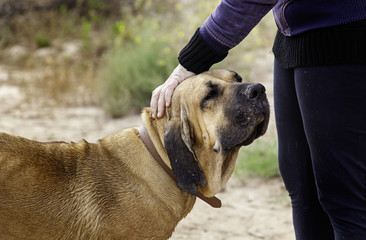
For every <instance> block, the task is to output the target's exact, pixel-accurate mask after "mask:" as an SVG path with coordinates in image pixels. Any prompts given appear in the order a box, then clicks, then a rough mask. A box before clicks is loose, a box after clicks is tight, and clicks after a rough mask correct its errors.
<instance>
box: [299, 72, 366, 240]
mask: <svg viewBox="0 0 366 240" xmlns="http://www.w3.org/2000/svg"><path fill="white" fill-rule="evenodd" d="M295 86H296V91H297V97H298V100H299V105H300V109H301V113H302V119H303V123H304V127H305V132H306V137H307V141H308V143H309V147H310V151H311V158H312V164H313V169H314V175H315V179H316V184H317V188H318V194H319V198H320V202H321V205H322V207H323V208H324V210H325V211H326V212H327V213H328V215H329V216H330V219H331V222H332V224H333V228H334V231H335V239H336V240H340V239H343V240H348V239H349V240H361V239H362V240H365V239H366V66H358V65H355V66H326V67H306V68H298V69H295Z"/></svg>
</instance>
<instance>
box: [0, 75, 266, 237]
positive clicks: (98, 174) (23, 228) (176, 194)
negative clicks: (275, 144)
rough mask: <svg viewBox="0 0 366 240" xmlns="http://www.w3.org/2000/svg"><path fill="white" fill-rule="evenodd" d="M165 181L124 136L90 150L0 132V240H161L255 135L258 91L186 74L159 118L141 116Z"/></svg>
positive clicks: (262, 102) (136, 141)
mask: <svg viewBox="0 0 366 240" xmlns="http://www.w3.org/2000/svg"><path fill="white" fill-rule="evenodd" d="M141 117H142V122H143V126H144V128H145V129H146V132H147V133H148V135H149V137H150V139H151V141H152V143H153V145H154V147H155V149H156V151H157V153H158V154H159V155H160V157H161V159H162V160H163V161H164V163H165V164H166V165H167V166H168V167H169V168H170V169H172V171H173V173H174V176H175V179H173V178H172V177H170V176H169V175H168V174H167V173H166V172H165V171H164V170H163V168H162V167H161V166H160V165H159V164H158V163H157V161H156V160H155V159H154V157H153V156H152V155H151V153H150V152H149V150H148V148H147V147H146V145H145V144H144V143H143V141H142V139H141V136H140V133H139V130H138V129H137V128H130V129H126V130H123V131H121V132H118V133H116V134H113V135H111V136H107V137H105V138H103V139H101V140H99V141H98V142H97V143H94V144H92V143H88V142H86V141H85V140H83V141H81V142H78V143H72V142H71V143H65V142H49V143H40V142H36V141H32V140H28V139H25V138H22V137H16V136H12V135H8V134H5V133H2V134H0V239H7V240H10V239H17V240H18V239H37V240H40V239H79V240H80V239H88V240H90V239H168V238H169V237H170V236H171V235H172V232H173V231H174V228H175V226H176V225H177V223H178V222H179V221H180V220H181V219H182V218H184V217H185V216H186V215H187V214H188V213H189V212H190V211H191V209H192V207H193V205H194V203H195V200H196V195H198V194H202V195H203V196H205V197H212V196H214V195H215V194H216V193H218V192H219V191H220V189H222V188H223V187H224V186H225V184H226V182H227V181H228V179H229V178H230V176H231V174H232V172H233V169H234V166H235V161H236V158H237V154H238V151H239V148H240V147H241V146H246V145H248V144H250V143H252V142H253V141H254V140H255V139H256V138H258V137H259V136H261V135H263V134H264V133H265V131H266V129H267V125H268V121H269V105H268V101H267V98H266V94H265V88H264V87H263V86H262V85H261V84H253V83H241V77H240V76H239V75H238V74H237V73H235V72H232V71H228V70H212V71H208V72H204V73H202V74H199V75H196V76H193V77H190V78H188V79H187V80H185V81H184V82H183V83H181V84H180V85H179V86H178V87H177V88H176V90H175V92H174V95H173V99H172V105H171V107H169V108H167V110H166V114H165V116H164V117H163V118H161V119H153V118H152V117H151V111H150V109H149V108H145V109H144V110H143V111H142V114H141Z"/></svg>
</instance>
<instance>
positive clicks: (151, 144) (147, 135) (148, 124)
mask: <svg viewBox="0 0 366 240" xmlns="http://www.w3.org/2000/svg"><path fill="white" fill-rule="evenodd" d="M150 115H151V113H150V111H149V110H148V109H144V112H143V113H142V120H143V122H144V126H143V127H140V128H139V133H140V136H141V138H142V141H143V143H144V144H145V145H146V147H147V148H148V150H149V152H150V153H151V154H152V155H153V157H154V158H155V160H156V161H157V162H158V163H159V164H160V165H161V166H162V168H163V169H164V170H165V172H167V173H168V174H169V175H170V176H171V177H172V178H173V179H175V176H174V174H173V171H172V170H171V169H172V167H171V165H170V161H169V157H168V154H167V152H166V150H165V147H164V132H162V133H159V132H158V131H156V129H162V128H164V126H165V125H166V122H167V118H168V117H167V116H164V117H163V118H161V119H156V120H154V119H152V118H151V117H150ZM164 165H165V166H164ZM197 197H199V198H200V199H201V200H203V201H204V202H206V203H207V204H209V205H211V206H212V207H214V208H220V207H221V201H220V199H218V198H216V197H211V198H208V197H206V196H204V195H202V194H201V193H199V194H198V195H197Z"/></svg>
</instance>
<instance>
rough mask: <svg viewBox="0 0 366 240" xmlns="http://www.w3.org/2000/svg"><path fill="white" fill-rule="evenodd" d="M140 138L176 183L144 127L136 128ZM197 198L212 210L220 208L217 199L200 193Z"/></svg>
mask: <svg viewBox="0 0 366 240" xmlns="http://www.w3.org/2000/svg"><path fill="white" fill-rule="evenodd" d="M138 131H139V134H140V137H141V140H142V142H143V143H144V144H145V146H146V148H147V150H148V151H149V152H150V154H151V155H152V156H153V158H154V159H155V161H156V162H157V163H159V165H160V166H161V167H162V168H163V169H164V171H165V172H166V173H167V174H168V175H169V176H170V177H172V178H173V179H174V181H176V179H175V176H174V173H173V171H172V170H171V169H170V168H169V167H168V166H167V165H166V164H165V162H164V161H163V159H161V157H160V155H159V153H158V151H157V150H156V148H155V146H154V143H153V142H152V140H151V138H150V136H149V133H148V132H147V131H146V128H145V127H143V126H142V127H139V128H138ZM197 197H198V198H200V199H201V200H202V201H204V202H206V203H207V204H209V205H210V206H211V207H214V208H220V207H221V200H220V199H218V198H217V197H215V196H214V197H210V198H209V197H206V196H204V195H202V193H200V192H198V194H197Z"/></svg>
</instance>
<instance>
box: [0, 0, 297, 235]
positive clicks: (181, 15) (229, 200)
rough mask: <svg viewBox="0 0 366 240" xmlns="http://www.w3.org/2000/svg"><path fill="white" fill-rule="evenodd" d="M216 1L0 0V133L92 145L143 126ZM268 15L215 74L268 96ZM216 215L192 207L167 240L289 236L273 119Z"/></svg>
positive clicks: (245, 155)
mask: <svg viewBox="0 0 366 240" xmlns="http://www.w3.org/2000/svg"><path fill="white" fill-rule="evenodd" d="M218 3H219V1H218V0H154V1H152V0H0V132H6V133H10V134H13V135H18V136H23V137H27V138H30V139H34V140H38V141H55V140H56V141H67V142H69V141H80V140H81V139H83V138H84V139H86V140H87V141H89V142H95V141H97V140H98V139H100V138H102V137H104V136H106V135H109V134H112V133H115V132H117V131H120V130H122V129H124V128H128V127H134V126H139V125H140V124H141V121H140V117H139V113H140V111H141V108H142V107H144V106H149V101H150V97H151V92H152V90H153V89H155V88H156V87H157V86H159V85H160V84H161V83H163V82H164V81H165V80H166V79H167V77H168V76H169V75H170V73H171V72H172V70H173V69H174V67H175V66H176V65H177V55H178V52H179V51H180V50H181V49H182V48H183V47H184V46H185V44H186V43H187V42H188V40H189V39H190V37H191V36H192V35H193V33H194V32H195V30H196V28H197V27H199V26H202V24H203V23H204V21H205V19H206V18H207V17H208V16H209V14H210V13H211V12H212V11H213V10H214V9H215V7H216V6H217V4H218ZM275 31H276V27H275V24H274V21H273V17H272V14H271V13H269V14H268V16H266V17H265V18H264V19H263V20H262V21H261V23H260V24H259V25H258V26H257V27H256V28H255V29H253V31H252V32H251V33H250V35H249V36H248V37H247V38H246V40H245V41H244V42H242V43H241V44H240V45H238V46H237V47H235V48H234V49H232V50H231V51H230V54H229V56H228V57H227V58H226V59H225V60H224V61H223V62H221V63H220V64H217V65H215V66H213V68H227V69H231V70H234V71H236V72H238V73H239V74H240V75H242V76H243V78H244V81H247V82H260V83H262V84H264V85H265V87H266V89H267V95H268V99H269V101H270V104H271V108H272V110H273V104H272V102H273V98H272V61H273V54H272V53H271V47H272V41H273V39H274V35H275ZM234 173H235V174H234V175H235V176H234V177H232V178H231V179H230V181H229V183H228V186H227V187H226V189H225V190H224V191H222V192H220V193H219V194H218V197H219V198H221V200H222V201H223V207H222V208H221V209H212V208H210V207H209V206H208V205H207V204H205V203H203V202H202V201H197V203H196V205H195V207H194V209H193V211H192V212H191V213H190V214H189V215H188V217H187V218H186V219H184V220H183V221H182V222H181V223H180V224H179V225H178V227H177V229H176V231H175V232H174V234H173V236H172V238H171V239H172V240H181V239H194V240H197V239H202V240H203V239H204V240H210V239H215V240H221V239H222V240H227V239H230V240H236V239H240V240H243V239H244V240H255V239H265V240H290V239H294V234H293V229H292V223H291V209H290V203H289V199H288V197H287V196H286V195H287V193H286V191H285V190H284V187H283V184H282V181H281V180H280V178H279V171H278V166H277V141H276V134H275V128H274V118H273V114H272V116H271V121H270V126H269V130H268V131H267V133H266V135H265V136H264V137H261V138H260V139H258V140H256V141H255V142H254V143H253V144H251V145H250V146H247V147H245V148H242V149H241V151H240V154H239V157H238V161H237V165H236V167H235V172H234Z"/></svg>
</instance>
